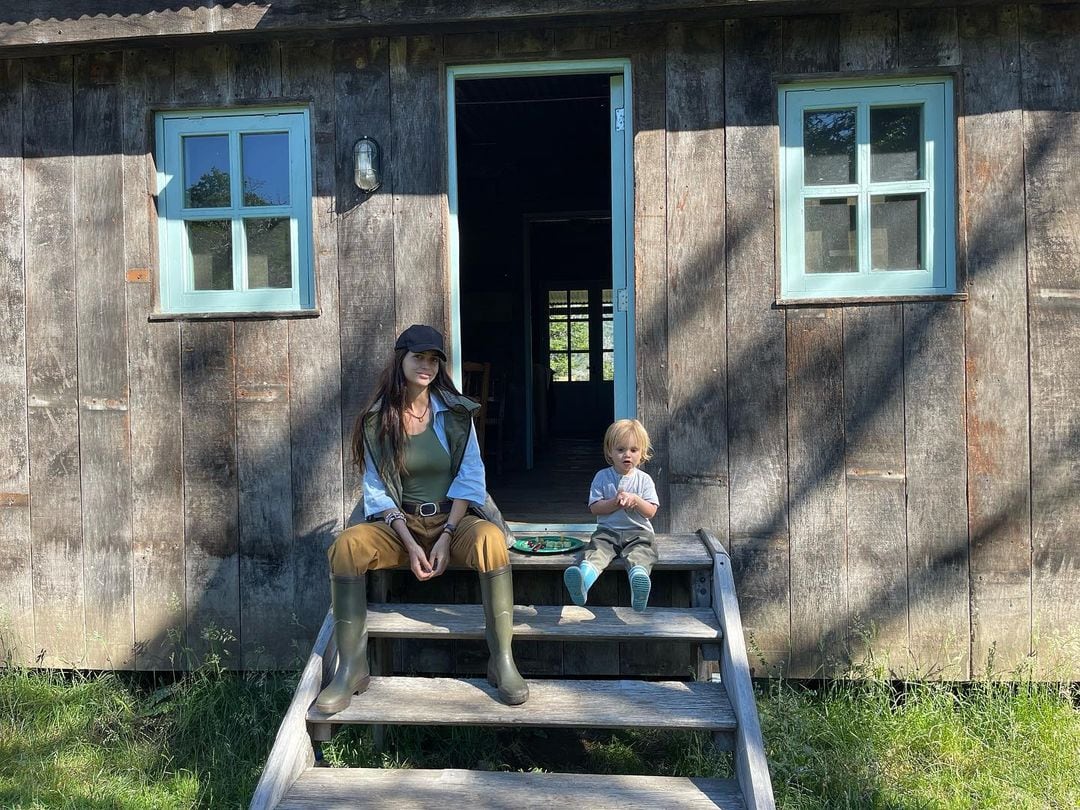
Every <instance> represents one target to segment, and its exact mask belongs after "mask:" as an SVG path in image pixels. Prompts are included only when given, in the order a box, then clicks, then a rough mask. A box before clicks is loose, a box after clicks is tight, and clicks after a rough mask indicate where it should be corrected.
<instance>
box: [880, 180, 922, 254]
mask: <svg viewBox="0 0 1080 810" xmlns="http://www.w3.org/2000/svg"><path fill="white" fill-rule="evenodd" d="M922 218H923V195H921V194H906V195H895V196H892V195H890V196H887V197H886V196H882V197H871V198H870V252H871V256H872V260H873V266H874V269H875V270H922V269H923V262H922V255H923V250H922Z"/></svg>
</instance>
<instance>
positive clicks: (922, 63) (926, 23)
mask: <svg viewBox="0 0 1080 810" xmlns="http://www.w3.org/2000/svg"><path fill="white" fill-rule="evenodd" d="M899 47H900V52H899V63H900V66H901V67H935V66H938V65H958V64H960V43H959V40H958V39H957V31H956V9H954V8H904V9H900V46H899Z"/></svg>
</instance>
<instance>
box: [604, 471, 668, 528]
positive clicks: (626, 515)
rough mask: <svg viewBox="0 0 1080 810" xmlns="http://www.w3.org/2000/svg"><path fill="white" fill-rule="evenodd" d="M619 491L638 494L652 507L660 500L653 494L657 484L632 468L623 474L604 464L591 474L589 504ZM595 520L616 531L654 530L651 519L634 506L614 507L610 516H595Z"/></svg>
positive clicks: (613, 495) (657, 504) (648, 476)
mask: <svg viewBox="0 0 1080 810" xmlns="http://www.w3.org/2000/svg"><path fill="white" fill-rule="evenodd" d="M620 491H622V492H632V493H633V494H634V495H640V496H641V499H642V500H643V501H647V502H648V503H651V504H652V505H653V506H659V505H660V499H659V498H657V497H656V484H654V483H653V480H652V476H651V475H649V474H648V473H647V472H643V471H642V470H639V469H638V468H636V467H635V468H634V469H632V470H631V471H630V472H628V473H627V474H626V475H619V474H618V473H617V472H615V470H614V468H612V467H605V468H604V469H602V470H600V472H598V473H597V474H596V475H595V476H594V477H593V481H592V486H590V487H589V506H592V505H593V504H594V503H596V502H597V501H606V500H609V499H611V498H614V497H615V495H616V494H617V493H618V492H620ZM596 523H597V525H598V526H605V527H607V528H609V529H617V530H619V531H628V530H631V529H644V530H645V531H648V532H651V531H652V530H653V527H652V522H651V521H650V520H649V519H648V518H647V517H645V516H644V515H643V514H641V513H640V512H638V511H637V510H636V509H616V510H615V511H614V512H612V513H611V514H609V515H597V516H596Z"/></svg>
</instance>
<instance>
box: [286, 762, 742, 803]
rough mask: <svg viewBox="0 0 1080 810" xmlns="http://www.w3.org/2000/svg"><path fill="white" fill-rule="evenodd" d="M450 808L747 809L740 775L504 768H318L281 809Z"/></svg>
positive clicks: (297, 784)
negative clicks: (702, 776)
mask: <svg viewBox="0 0 1080 810" xmlns="http://www.w3.org/2000/svg"><path fill="white" fill-rule="evenodd" d="M360 803H362V805H363V806H364V807H368V808H394V810H402V809H403V808H410V810H428V809H429V808H430V810H446V808H453V807H483V808H493V809H494V810H548V808H551V807H558V806H563V805H570V806H574V807H584V808H589V810H616V808H617V810H625V808H630V807H663V808H665V810H667V809H668V808H670V809H671V810H675V809H676V808H688V809H689V808H717V807H719V808H722V809H723V810H740V809H742V808H745V806H746V805H745V804H744V803H743V799H742V794H741V793H740V791H739V786H738V783H737V782H736V781H735V780H734V779H697V778H687V777H674V776H612V775H597V774H584V773H583V774H571V773H509V772H505V771H467V770H456V769H454V770H412V769H408V770H406V769H379V768H312V769H310V770H308V771H306V772H304V773H303V774H302V775H301V776H300V778H299V779H297V780H296V782H295V783H294V784H293V786H292V787H291V788H290V789H289V791H288V793H286V795H285V797H284V799H283V800H282V802H281V804H280V805H278V807H280V808H281V809H282V810H313V809H314V808H320V810H322V808H345V807H350V808H351V807H356V806H358V804H360Z"/></svg>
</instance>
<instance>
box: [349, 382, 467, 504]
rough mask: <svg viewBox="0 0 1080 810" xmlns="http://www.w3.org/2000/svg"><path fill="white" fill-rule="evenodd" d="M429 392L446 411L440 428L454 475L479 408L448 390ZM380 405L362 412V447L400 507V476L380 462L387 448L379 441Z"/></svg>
mask: <svg viewBox="0 0 1080 810" xmlns="http://www.w3.org/2000/svg"><path fill="white" fill-rule="evenodd" d="M432 394H433V395H434V396H437V397H439V399H441V400H442V401H443V404H444V405H445V406H446V411H445V413H443V428H445V430H446V443H447V444H448V445H450V475H451V477H452V478H456V477H457V474H458V470H460V469H461V460H462V459H463V458H465V447H466V445H467V444H468V442H469V433H470V431H471V430H472V418H473V414H474V413H476V412H477V411H478V410H480V406H479V405H478V404H477V403H475V402H473V401H472V400H471V399H469V398H468V397H463V396H459V395H458V394H451V393H450V392H449V391H439V392H438V393H435V392H432ZM381 404H382V403H381V401H377V402H375V404H374V405H372V406H371V410H369V411H368V412H367V413H366V414H365V415H364V447H365V448H366V449H367V451H368V452H369V453H370V454H371V458H372V460H373V461H374V462H375V469H376V470H378V471H379V475H381V476H382V479H383V486H384V487H385V488H386V494H387V495H388V496H390V500H392V501H393V502H394V503H395V504H397V505H398V507H400V506H401V476H400V475H399V474H398V471H397V470H396V469H394V465H393V464H392V463H391V464H386V465H384V461H385V457H386V450H387V449H388V448H386V447H384V446H383V444H382V442H380V441H379V406H380V405H381ZM433 418H434V417H433Z"/></svg>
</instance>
